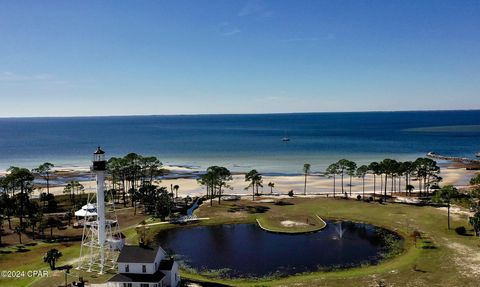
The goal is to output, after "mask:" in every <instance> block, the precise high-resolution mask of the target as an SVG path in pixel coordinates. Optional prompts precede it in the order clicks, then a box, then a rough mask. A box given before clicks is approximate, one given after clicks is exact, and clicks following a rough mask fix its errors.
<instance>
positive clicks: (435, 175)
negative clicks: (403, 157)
mask: <svg viewBox="0 0 480 287" xmlns="http://www.w3.org/2000/svg"><path fill="white" fill-rule="evenodd" d="M439 173H440V167H439V166H438V165H437V162H436V161H434V160H432V159H429V158H417V159H416V160H415V161H404V162H401V161H397V160H394V159H389V158H386V159H384V160H382V161H380V162H371V163H370V164H368V165H361V166H359V167H357V164H356V163H355V162H353V161H351V160H348V159H341V160H339V161H337V162H334V163H332V164H330V165H329V166H328V167H327V169H326V172H325V174H326V175H327V176H329V177H331V178H333V196H334V197H335V195H336V182H335V181H336V177H337V176H340V180H341V192H342V194H345V190H344V178H345V177H349V181H350V183H349V193H350V195H351V193H352V178H353V177H357V178H360V179H362V190H363V193H365V177H366V176H367V175H369V174H370V175H371V176H373V194H374V196H375V195H376V192H377V188H378V187H379V189H378V190H379V191H381V192H383V196H384V197H386V196H387V190H390V192H391V193H393V192H397V191H398V192H400V191H402V190H404V191H405V192H407V193H408V194H409V195H410V194H411V192H412V191H413V190H414V189H415V187H414V186H413V185H412V179H415V180H417V181H418V190H419V193H420V195H421V194H429V193H430V192H431V189H432V188H436V187H438V183H439V182H440V181H441V180H442V178H441V177H440V176H439ZM377 178H379V179H380V180H379V181H380V186H378V183H377V181H378V180H377ZM402 179H403V183H402Z"/></svg>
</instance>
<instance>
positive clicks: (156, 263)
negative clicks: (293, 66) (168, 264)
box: [155, 262, 158, 271]
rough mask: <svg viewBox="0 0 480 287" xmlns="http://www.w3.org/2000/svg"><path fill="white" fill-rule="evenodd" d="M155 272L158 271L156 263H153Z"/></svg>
mask: <svg viewBox="0 0 480 287" xmlns="http://www.w3.org/2000/svg"><path fill="white" fill-rule="evenodd" d="M157 270H158V269H157V262H155V271H157Z"/></svg>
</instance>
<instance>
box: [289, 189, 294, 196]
mask: <svg viewBox="0 0 480 287" xmlns="http://www.w3.org/2000/svg"><path fill="white" fill-rule="evenodd" d="M288 196H290V197H292V196H293V189H292V190H290V191H289V192H288Z"/></svg>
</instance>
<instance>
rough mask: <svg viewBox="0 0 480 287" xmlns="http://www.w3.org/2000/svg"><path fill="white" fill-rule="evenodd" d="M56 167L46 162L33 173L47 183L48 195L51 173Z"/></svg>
mask: <svg viewBox="0 0 480 287" xmlns="http://www.w3.org/2000/svg"><path fill="white" fill-rule="evenodd" d="M52 167H54V165H53V164H52V163H49V162H44V163H42V164H41V165H39V166H38V167H37V168H34V169H33V172H35V173H37V174H39V175H40V176H41V177H43V179H45V181H46V182H47V194H49V193H50V171H51V170H52Z"/></svg>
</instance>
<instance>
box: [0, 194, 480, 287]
mask: <svg viewBox="0 0 480 287" xmlns="http://www.w3.org/2000/svg"><path fill="white" fill-rule="evenodd" d="M286 201H289V202H291V203H293V204H292V205H283V206H279V205H275V204H273V203H257V202H251V201H243V200H242V201H237V202H222V204H221V205H218V204H217V203H215V204H214V205H213V206H212V207H210V206H209V204H204V205H202V206H201V207H200V209H199V210H197V211H196V215H197V216H198V217H209V218H210V220H205V221H199V222H197V223H192V224H190V225H193V226H197V225H213V224H222V223H255V222H256V220H257V219H259V220H260V221H261V222H262V223H264V222H267V224H269V223H270V224H273V225H275V227H276V228H283V226H282V225H278V224H277V223H278V222H279V221H278V219H282V220H292V221H301V220H304V221H306V218H307V217H308V218H312V220H313V218H314V217H315V216H316V215H319V216H320V217H321V218H323V219H325V220H327V219H348V220H352V221H359V222H366V223H371V224H374V225H377V226H382V227H385V228H388V229H390V230H393V231H395V232H397V233H399V234H401V235H402V236H403V237H405V239H406V240H405V249H404V251H403V252H402V253H401V254H400V255H398V256H396V257H394V258H392V259H389V260H386V261H384V262H382V263H381V264H379V265H375V266H365V267H359V268H353V269H347V270H339V271H331V272H313V273H308V274H300V275H296V276H290V277H286V278H277V279H265V280H248V279H242V280H228V279H218V278H215V277H214V276H213V275H212V274H210V275H208V274H196V273H193V272H192V273H189V272H188V271H186V270H183V271H182V273H181V276H182V277H184V278H190V279H195V280H200V281H210V282H217V283H223V284H227V285H233V286H382V285H380V284H381V282H382V283H384V285H383V286H478V279H480V267H479V266H480V255H478V254H479V251H480V239H479V238H477V237H474V236H462V235H458V234H457V233H456V232H455V231H454V229H455V228H456V227H459V226H464V227H466V228H467V230H470V229H471V227H470V226H468V224H467V219H466V218H462V217H459V216H454V217H453V218H452V227H453V229H452V230H447V217H446V212H445V211H443V210H439V209H436V208H433V207H417V206H410V205H402V204H385V205H380V204H378V203H366V202H361V201H354V200H348V201H347V200H341V199H325V198H322V199H320V198H316V199H312V198H293V199H288V200H286ZM149 223H150V222H149ZM309 223H310V220H309ZM168 228H182V226H181V225H171V224H166V225H152V226H150V230H149V231H150V236H152V237H153V235H154V234H155V233H157V232H161V231H162V230H164V229H168ZM413 230H419V231H420V232H421V233H422V239H421V240H419V241H418V242H417V246H416V247H415V246H414V243H413V239H411V238H410V237H409V235H410V234H411V233H412V231H413ZM320 232H321V231H320ZM124 233H126V234H127V235H128V236H129V238H130V239H131V242H133V241H134V238H135V232H134V228H133V227H130V228H128V229H125V230H124ZM54 247H55V248H57V249H59V250H60V251H61V252H62V253H63V254H64V256H63V257H62V259H61V260H60V262H59V265H62V264H65V263H66V262H68V261H70V260H72V259H75V258H76V257H77V256H78V249H79V244H78V243H75V244H72V245H71V246H68V244H59V243H55V244H47V243H41V244H38V245H36V246H32V247H27V248H29V249H30V251H29V252H26V253H17V252H13V253H10V254H0V268H1V269H2V270H32V269H46V268H47V265H46V264H45V263H43V261H42V257H43V254H44V253H45V252H46V251H47V250H48V249H50V248H54ZM10 249H12V248H10ZM2 250H4V251H5V248H2ZM72 273H73V272H72ZM74 274H76V273H74ZM76 275H77V276H78V275H82V276H85V277H86V278H88V279H89V280H90V282H102V281H105V280H106V279H107V278H108V277H109V276H110V275H105V276H102V277H97V276H95V275H93V276H92V275H91V274H90V275H88V274H84V273H79V274H76ZM96 277H97V278H96ZM62 282H63V273H58V274H52V276H50V277H49V278H48V279H46V280H45V279H39V280H33V279H24V280H15V281H5V280H4V281H0V285H1V286H3V285H2V284H8V286H27V285H29V284H30V285H33V286H54V284H60V283H62ZM5 286H7V285H5Z"/></svg>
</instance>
